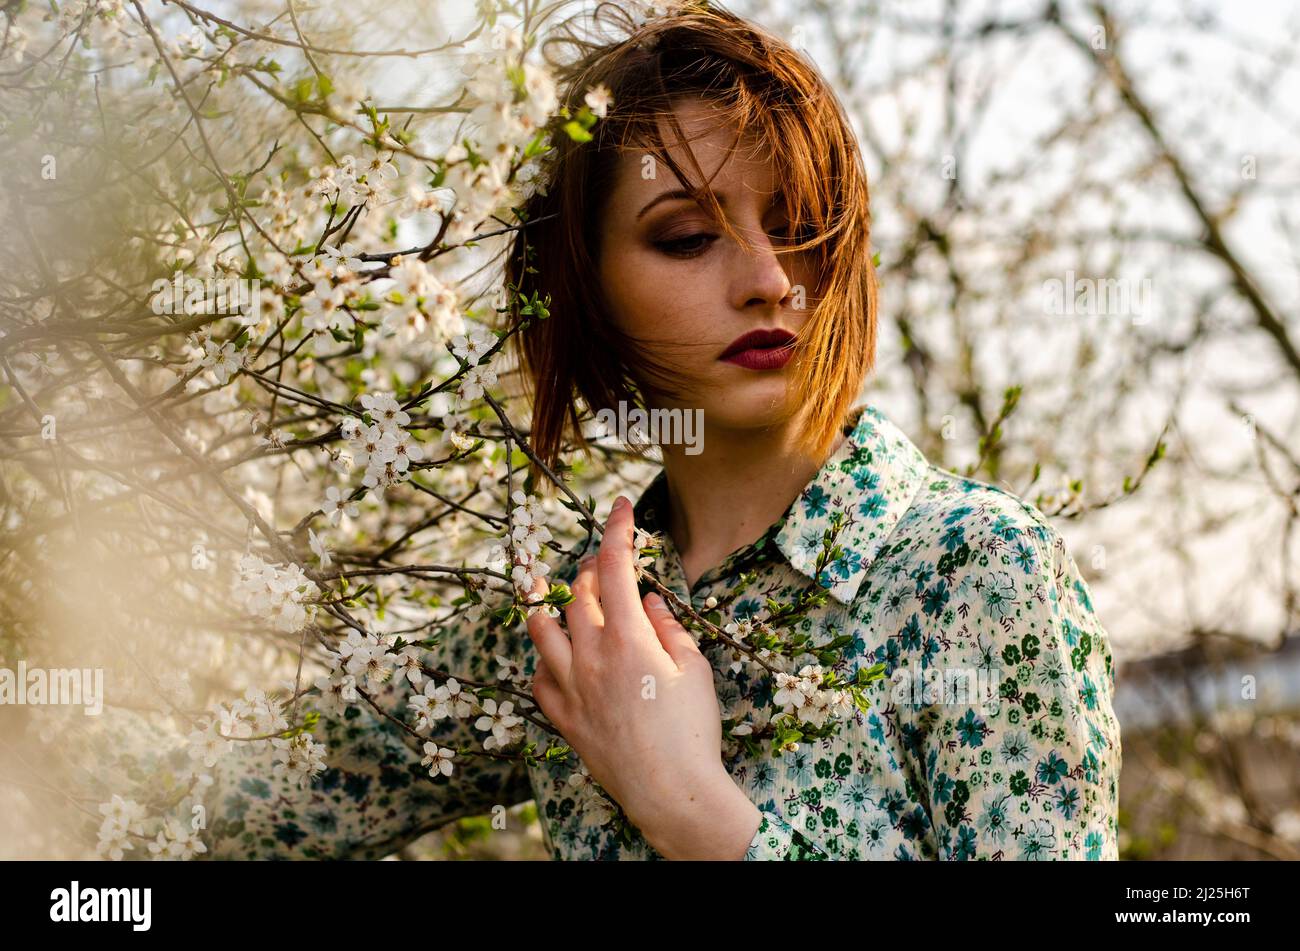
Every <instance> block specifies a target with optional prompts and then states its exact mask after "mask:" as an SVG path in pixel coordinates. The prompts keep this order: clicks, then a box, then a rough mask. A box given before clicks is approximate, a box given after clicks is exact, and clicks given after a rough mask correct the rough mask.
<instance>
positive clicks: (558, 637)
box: [527, 609, 573, 690]
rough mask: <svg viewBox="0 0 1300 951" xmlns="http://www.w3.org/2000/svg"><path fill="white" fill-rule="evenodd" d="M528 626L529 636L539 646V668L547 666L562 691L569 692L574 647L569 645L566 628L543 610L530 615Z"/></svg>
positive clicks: (535, 677)
mask: <svg viewBox="0 0 1300 951" xmlns="http://www.w3.org/2000/svg"><path fill="white" fill-rule="evenodd" d="M527 626H528V636H529V637H530V638H532V641H533V643H534V644H535V645H537V654H538V657H540V658H541V659H540V661H539V662H538V666H539V668H540V667H541V665H542V664H545V665H546V666H547V668H549V670H550V672H551V675H552V679H553V680H554V681H555V683H556V685H557V686H558V687H559V688H560V689H561V690H567V689H568V684H569V672H570V671H571V670H572V669H573V645H572V644H571V643H569V637H568V635H567V634H565V633H564V628H562V627H560V623H559V622H558V621H557V620H555V618H553V617H551V616H550V615H549V614H547V613H546V611H545V610H542V609H538V610H536V611H534V612H533V613H532V614H530V615H529V617H528V625H527ZM533 679H534V681H536V679H537V674H534V675H533Z"/></svg>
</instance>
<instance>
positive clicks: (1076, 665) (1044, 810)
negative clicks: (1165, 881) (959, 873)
mask: <svg viewBox="0 0 1300 951" xmlns="http://www.w3.org/2000/svg"><path fill="white" fill-rule="evenodd" d="M982 542H983V543H984V544H981V545H980V547H981V549H983V550H985V551H988V552H989V555H988V563H987V565H979V564H977V561H978V559H973V560H972V562H971V564H970V565H969V567H968V569H967V570H966V571H965V572H964V573H963V572H961V571H959V572H958V574H957V576H956V577H955V579H954V581H955V584H954V598H953V600H954V602H958V601H959V600H960V601H962V602H965V603H966V604H967V605H969V610H968V612H967V613H966V614H965V620H964V621H963V620H961V618H960V617H959V618H958V620H957V621H956V622H955V624H956V625H957V626H959V627H960V626H962V625H964V627H963V628H962V630H961V631H960V632H959V633H958V632H953V631H951V630H950V631H947V632H944V633H946V639H945V640H944V641H942V642H943V643H946V644H947V645H948V646H946V647H944V648H942V649H941V651H940V653H939V654H938V656H936V657H935V658H934V659H933V660H932V661H931V665H932V666H935V667H938V668H939V669H940V670H942V669H944V668H962V667H963V666H968V665H970V663H971V660H970V657H969V656H968V654H969V653H972V652H971V651H959V650H958V648H957V645H958V644H959V643H962V642H965V643H967V645H968V647H969V646H970V645H969V642H970V641H974V643H975V645H977V647H976V648H975V650H974V651H973V653H975V654H977V655H978V656H979V657H981V658H982V660H981V661H980V662H979V663H980V664H981V665H987V668H988V672H991V673H993V674H994V676H993V677H992V678H990V679H991V681H992V682H993V688H994V689H993V693H994V694H995V699H994V700H992V701H991V702H988V703H984V702H980V700H979V699H978V698H975V699H974V702H970V699H971V698H969V697H962V696H961V695H960V694H958V693H957V692H956V691H949V692H948V694H947V695H946V696H944V697H942V698H941V700H942V701H943V702H940V703H937V704H929V705H921V706H918V707H912V706H910V705H907V704H903V705H900V708H899V709H900V717H901V718H902V719H904V720H905V722H908V723H909V725H910V727H911V730H912V731H913V732H912V735H913V736H914V738H915V742H916V747H915V753H916V755H917V756H918V759H919V763H918V764H917V770H918V775H919V776H920V777H921V778H922V784H921V785H922V787H923V789H922V793H923V795H924V796H925V797H926V799H925V801H924V803H923V805H925V807H926V809H927V811H928V813H929V816H930V819H931V822H932V823H933V826H934V832H935V837H936V839H937V842H938V849H939V855H938V857H939V858H940V859H956V860H971V859H986V858H1002V859H1025V860H1043V859H1114V858H1116V857H1117V852H1118V808H1119V804H1118V786H1119V772H1120V760H1121V753H1120V737H1119V724H1118V722H1117V720H1116V718H1115V714H1114V710H1113V708H1112V695H1113V684H1114V674H1113V667H1112V659H1111V649H1110V643H1109V638H1108V637H1107V635H1106V632H1105V630H1103V628H1102V626H1101V623H1100V621H1099V620H1098V618H1097V616H1096V614H1095V613H1094V611H1093V606H1092V598H1091V593H1090V592H1089V590H1088V588H1087V585H1086V584H1085V582H1084V581H1083V578H1082V576H1081V575H1080V573H1079V570H1078V566H1077V565H1076V564H1075V562H1074V559H1073V558H1072V557H1071V556H1070V554H1069V553H1068V552H1067V551H1066V549H1065V546H1064V543H1063V541H1062V539H1061V537H1060V535H1059V534H1058V533H1057V532H1056V530H1055V529H1053V528H1052V527H1051V526H1049V525H1047V523H1045V522H1041V523H1033V524H1027V525H1025V526H1024V527H1023V528H1022V530H1021V531H1020V532H1019V533H1018V534H1014V535H1012V536H1011V537H1010V538H1009V539H1007V540H1006V542H1005V544H1004V545H999V544H996V543H995V544H991V545H990V544H987V543H988V542H989V539H987V538H985V539H983V540H982ZM971 547H972V548H975V547H976V545H975V542H972V545H971ZM959 615H960V612H959ZM927 620H931V621H933V620H934V619H932V618H929V619H927Z"/></svg>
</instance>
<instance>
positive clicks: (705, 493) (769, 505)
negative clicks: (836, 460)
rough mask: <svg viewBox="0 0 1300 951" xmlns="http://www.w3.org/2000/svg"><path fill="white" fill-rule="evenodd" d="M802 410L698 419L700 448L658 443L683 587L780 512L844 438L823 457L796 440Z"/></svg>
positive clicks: (749, 539)
mask: <svg viewBox="0 0 1300 951" xmlns="http://www.w3.org/2000/svg"><path fill="white" fill-rule="evenodd" d="M801 422H802V415H800V416H796V417H795V418H794V420H793V421H791V422H788V423H784V424H781V425H778V426H773V427H769V428H766V429H761V430H754V429H743V430H738V429H726V428H718V427H711V426H710V425H709V423H708V421H707V420H706V422H705V426H704V445H705V447H707V448H706V449H705V451H704V452H701V453H698V454H697V455H687V454H686V453H685V451H684V447H682V446H665V447H663V452H664V470H665V472H666V478H667V482H668V497H669V498H668V509H669V513H668V514H669V520H668V531H669V534H671V536H672V540H673V545H674V547H675V548H676V549H677V552H678V554H679V555H680V556H681V560H682V567H683V569H684V570H685V572H686V583H687V587H688V588H689V587H691V586H693V585H694V583H695V580H696V579H697V578H699V576H700V575H702V574H704V572H705V571H707V570H709V569H710V568H712V567H715V566H716V565H719V564H721V563H722V561H723V560H724V559H725V558H726V557H727V555H729V554H731V553H732V552H733V551H736V550H737V549H739V548H742V547H744V546H745V545H748V544H749V543H750V542H753V541H755V540H757V539H758V538H759V537H760V536H761V535H762V534H763V533H764V532H765V531H767V529H768V528H769V527H770V526H771V525H772V523H773V522H775V521H776V520H777V519H778V518H780V517H781V516H782V515H783V514H784V513H785V511H786V509H788V508H789V507H790V503H791V502H793V501H794V500H795V499H796V498H797V497H798V495H799V493H800V492H801V491H802V490H803V488H804V487H805V486H806V485H807V484H808V482H809V481H810V480H811V479H812V478H813V476H814V475H816V473H817V470H818V469H820V468H821V467H822V465H824V464H825V462H826V458H829V457H830V455H832V454H834V452H835V450H836V449H838V448H839V446H840V443H841V442H842V441H843V439H844V434H843V433H838V434H837V435H836V440H835V442H834V443H833V444H832V446H831V449H830V451H829V452H828V453H827V455H826V457H825V458H822V459H811V458H809V457H808V456H806V455H803V454H802V453H801V452H800V450H799V449H798V447H797V440H798V435H799V433H800V426H801Z"/></svg>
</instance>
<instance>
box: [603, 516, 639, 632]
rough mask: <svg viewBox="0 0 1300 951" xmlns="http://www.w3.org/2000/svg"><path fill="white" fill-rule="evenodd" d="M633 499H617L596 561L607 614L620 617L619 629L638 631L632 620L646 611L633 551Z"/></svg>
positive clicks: (607, 522)
mask: <svg viewBox="0 0 1300 951" xmlns="http://www.w3.org/2000/svg"><path fill="white" fill-rule="evenodd" d="M632 528H633V526H632V503H631V502H629V501H628V500H627V499H626V498H624V497H623V496H621V495H620V496H619V497H618V498H617V499H615V500H614V508H613V510H612V511H611V512H610V515H609V519H608V520H607V521H606V522H605V534H604V536H603V537H602V538H601V540H600V551H599V552H598V553H597V555H596V565H597V568H598V569H599V574H600V604H601V607H602V608H603V609H604V611H605V616H606V617H607V618H613V617H618V618H619V620H620V621H621V622H623V623H621V624H620V625H619V628H618V629H619V630H627V631H635V630H638V629H639V627H638V626H637V625H636V624H635V623H633V622H634V619H636V618H638V617H640V616H641V615H642V614H643V613H644V612H643V610H642V607H641V594H640V592H639V591H637V586H636V569H635V568H634V565H635V558H634V554H633V551H632Z"/></svg>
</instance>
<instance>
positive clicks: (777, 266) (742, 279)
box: [731, 228, 792, 311]
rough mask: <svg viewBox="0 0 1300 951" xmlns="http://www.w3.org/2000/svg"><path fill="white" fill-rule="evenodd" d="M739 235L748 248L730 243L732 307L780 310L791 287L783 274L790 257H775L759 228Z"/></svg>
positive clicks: (765, 236) (771, 246) (771, 245)
mask: <svg viewBox="0 0 1300 951" xmlns="http://www.w3.org/2000/svg"><path fill="white" fill-rule="evenodd" d="M757 233H758V237H757V238H755V237H753V235H754V231H746V232H742V234H743V235H744V236H745V237H747V238H748V239H749V247H744V246H741V245H738V244H735V243H733V244H732V246H733V247H734V248H735V250H736V254H735V261H734V264H733V265H732V268H731V273H732V274H733V275H734V277H733V279H732V281H733V283H732V294H731V297H732V304H733V305H734V306H735V307H736V309H737V310H742V311H744V310H751V309H754V308H758V309H771V308H777V307H780V306H781V304H782V303H783V302H784V301H785V299H786V298H787V297H788V296H789V295H790V291H791V289H792V285H791V283H790V277H789V275H788V274H786V263H785V262H789V261H790V260H791V257H792V256H791V255H788V254H785V255H778V254H776V253H775V252H774V251H773V250H772V249H773V244H772V241H771V239H770V238H769V237H768V235H767V233H766V232H764V231H763V230H762V229H761V228H759V229H757Z"/></svg>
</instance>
